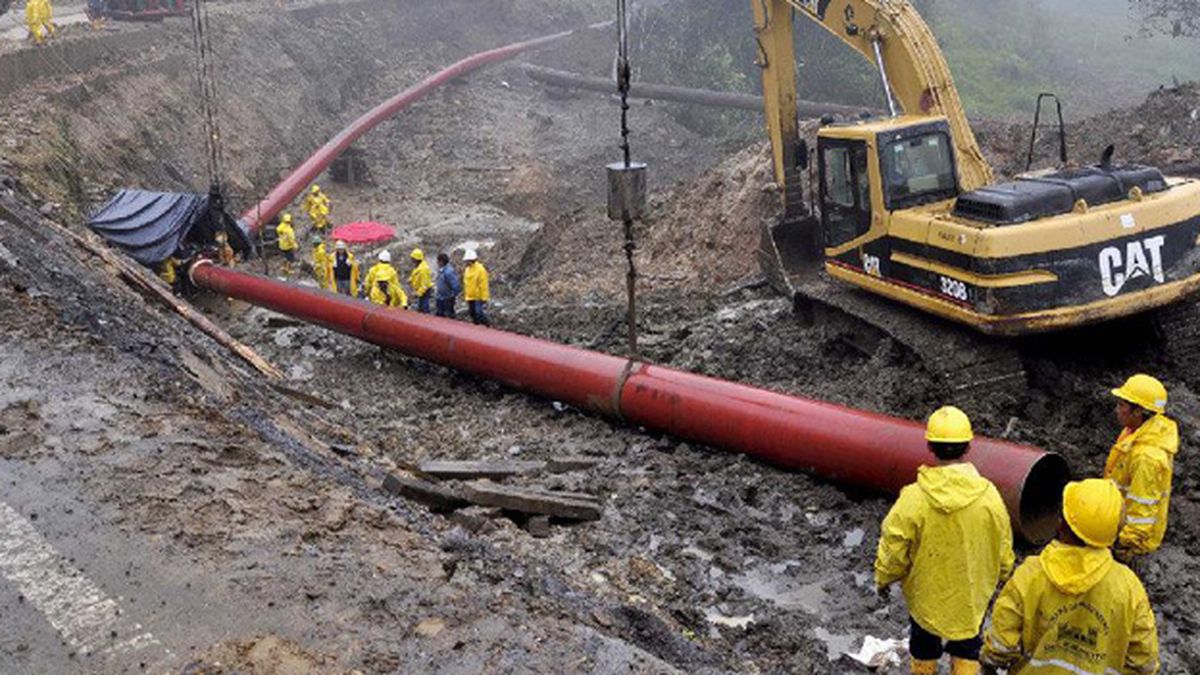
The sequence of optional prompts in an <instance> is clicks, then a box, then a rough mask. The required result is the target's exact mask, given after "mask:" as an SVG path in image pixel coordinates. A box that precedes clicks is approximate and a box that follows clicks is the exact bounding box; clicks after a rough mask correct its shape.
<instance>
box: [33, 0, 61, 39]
mask: <svg viewBox="0 0 1200 675" xmlns="http://www.w3.org/2000/svg"><path fill="white" fill-rule="evenodd" d="M25 25H26V27H28V29H29V36H30V37H31V38H33V41H34V42H35V43H37V44H39V45H40V44H42V42H44V41H45V39H46V38H47V37H50V36H52V35H54V31H55V30H56V27H55V25H54V9H53V8H52V7H51V6H50V0H25Z"/></svg>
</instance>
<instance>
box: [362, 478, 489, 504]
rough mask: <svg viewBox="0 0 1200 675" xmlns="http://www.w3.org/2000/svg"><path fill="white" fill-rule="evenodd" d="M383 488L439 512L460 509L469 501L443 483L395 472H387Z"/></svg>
mask: <svg viewBox="0 0 1200 675" xmlns="http://www.w3.org/2000/svg"><path fill="white" fill-rule="evenodd" d="M383 489H384V490H387V491H388V492H389V493H390V494H393V495H396V496H397V497H404V498H405V499H411V500H413V501H417V502H421V503H422V504H425V505H427V506H429V508H430V509H431V510H433V511H435V512H439V513H444V512H446V511H453V510H455V509H461V508H463V507H464V506H468V505H470V503H471V502H470V501H468V500H467V498H466V496H465V495H463V494H462V493H460V492H458V491H457V490H453V489H451V488H448V487H446V486H444V485H438V484H437V483H431V482H429V481H425V480H420V479H418V478H409V477H407V476H397V475H395V474H388V476H387V478H384V479H383Z"/></svg>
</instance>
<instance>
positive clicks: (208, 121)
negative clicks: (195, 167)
mask: <svg viewBox="0 0 1200 675" xmlns="http://www.w3.org/2000/svg"><path fill="white" fill-rule="evenodd" d="M210 33H211V31H209V22H208V8H207V7H206V6H205V0H196V3H195V5H193V6H192V44H193V46H194V47H195V51H196V77H197V80H198V84H199V88H200V103H201V107H202V112H203V114H204V133H205V135H206V139H205V145H206V146H207V147H206V149H207V151H208V185H209V193H210V194H212V195H217V196H218V197H219V195H220V194H221V159H222V157H221V128H220V125H219V124H218V122H217V110H216V108H217V89H216V82H215V81H214V79H213V74H212V66H211V63H210V62H211V60H212V58H211V56H212V41H211V37H210Z"/></svg>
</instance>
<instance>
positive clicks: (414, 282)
mask: <svg viewBox="0 0 1200 675" xmlns="http://www.w3.org/2000/svg"><path fill="white" fill-rule="evenodd" d="M408 285H409V286H411V287H412V290H413V295H415V296H416V297H418V298H421V297H424V296H425V294H426V293H428V292H429V290H430V289H431V288H433V273H432V272H430V271H429V265H428V264H426V263H425V261H424V260H422V261H421V262H419V263H417V266H416V267H414V268H413V271H412V272H409V274H408Z"/></svg>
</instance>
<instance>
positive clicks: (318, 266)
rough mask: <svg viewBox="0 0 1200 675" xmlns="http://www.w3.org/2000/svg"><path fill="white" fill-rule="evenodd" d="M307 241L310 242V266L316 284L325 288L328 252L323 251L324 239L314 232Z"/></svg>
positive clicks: (326, 283)
mask: <svg viewBox="0 0 1200 675" xmlns="http://www.w3.org/2000/svg"><path fill="white" fill-rule="evenodd" d="M309 243H310V244H312V267H313V277H315V278H316V280H317V285H318V286H320V287H321V288H325V287H327V286H328V285H329V283H328V280H327V278H326V276H325V274H326V273H327V271H328V269H329V254H328V253H326V252H325V240H324V239H322V238H321V235H319V234H314V235H313V236H312V237H311V238H310V240H309Z"/></svg>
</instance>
